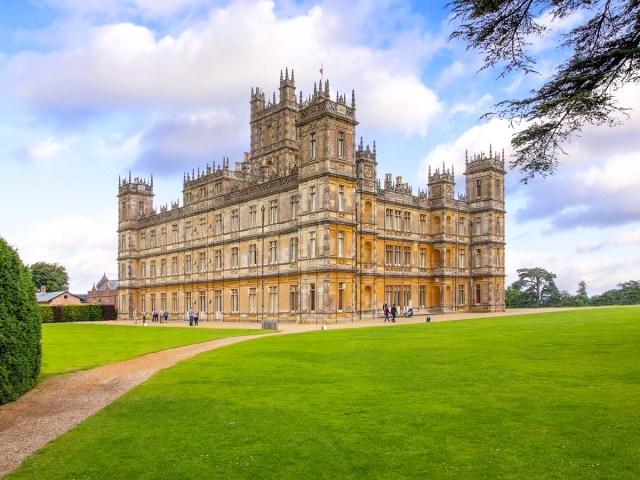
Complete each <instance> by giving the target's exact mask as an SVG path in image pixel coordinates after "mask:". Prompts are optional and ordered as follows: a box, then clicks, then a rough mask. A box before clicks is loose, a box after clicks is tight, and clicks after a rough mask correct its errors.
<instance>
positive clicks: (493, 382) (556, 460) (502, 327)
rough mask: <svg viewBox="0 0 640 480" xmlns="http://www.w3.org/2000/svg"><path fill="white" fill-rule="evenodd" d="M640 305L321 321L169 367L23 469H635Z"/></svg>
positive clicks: (140, 473) (208, 472) (172, 473)
mask: <svg viewBox="0 0 640 480" xmlns="http://www.w3.org/2000/svg"><path fill="white" fill-rule="evenodd" d="M639 399H640V308H639V307H630V308H611V309H595V310H576V311H570V312H561V313H560V312H559V313H551V314H540V315H531V316H518V317H501V318H496V319H482V320H470V321H457V322H447V323H430V324H426V323H425V324H414V325H398V326H394V327H390V328H368V329H346V330H337V329H336V330H328V331H314V332H311V333H305V334H299V335H284V336H278V337H270V338H263V339H258V340H256V341H252V342H247V343H242V344H236V345H233V346H229V347H225V348H223V349H219V350H215V351H211V352H207V353H204V354H201V355H199V356H197V357H195V358H193V359H190V360H188V361H185V362H182V363H180V364H178V365H176V366H175V367H173V368H171V369H168V370H164V371H162V372H160V373H158V374H157V375H155V376H154V377H153V378H152V379H151V380H150V381H148V382H146V383H145V384H143V385H141V386H140V387H138V388H136V389H135V390H133V391H131V392H130V393H128V394H127V395H125V396H123V397H122V398H121V399H120V400H118V401H116V402H115V403H113V404H112V405H110V406H109V407H107V408H106V409H104V410H103V411H102V412H100V413H99V414H97V415H95V416H94V417H92V418H90V419H88V420H87V421H85V422H83V423H82V424H81V425H80V426H79V427H77V428H75V429H74V430H72V431H70V432H69V433H67V434H65V435H63V436H62V437H60V438H58V439H57V440H55V441H53V442H52V443H50V444H49V445H48V446H46V447H45V448H44V449H42V450H41V451H40V452H39V453H37V454H36V455H34V456H32V457H31V458H30V459H28V460H27V461H26V462H25V463H24V464H23V466H22V467H21V468H19V469H18V470H17V471H16V472H14V474H12V475H10V476H9V477H8V478H11V479H22V478H28V479H36V478H48V479H58V478H60V479H70V478H76V479H89V478H91V479H102V478H104V479H130V478H145V479H146V478H148V479H202V478H224V479H227V478H242V479H245V478H277V479H324V478H326V479H334V480H335V479H346V478H368V479H400V478H406V479H433V478H456V479H481V478H486V479H496V478H500V479H507V478H508V479H536V480H540V479H616V480H618V479H637V478H639V477H640V408H639V407H640V400H639Z"/></svg>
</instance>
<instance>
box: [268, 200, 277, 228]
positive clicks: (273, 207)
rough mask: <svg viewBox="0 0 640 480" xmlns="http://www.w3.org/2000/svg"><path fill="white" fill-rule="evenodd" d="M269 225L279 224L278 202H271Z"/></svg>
mask: <svg viewBox="0 0 640 480" xmlns="http://www.w3.org/2000/svg"><path fill="white" fill-rule="evenodd" d="M269 223H270V224H272V225H273V224H274V223H278V200H271V201H270V202H269Z"/></svg>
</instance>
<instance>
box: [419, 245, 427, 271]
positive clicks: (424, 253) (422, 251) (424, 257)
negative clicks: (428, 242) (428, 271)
mask: <svg viewBox="0 0 640 480" xmlns="http://www.w3.org/2000/svg"><path fill="white" fill-rule="evenodd" d="M426 266H427V249H426V248H421V249H420V267H421V268H426Z"/></svg>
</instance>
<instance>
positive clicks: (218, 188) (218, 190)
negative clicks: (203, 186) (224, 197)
mask: <svg viewBox="0 0 640 480" xmlns="http://www.w3.org/2000/svg"><path fill="white" fill-rule="evenodd" d="M213 193H215V194H216V195H220V194H221V193H222V182H216V183H215V184H214V185H213Z"/></svg>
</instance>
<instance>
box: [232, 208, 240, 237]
mask: <svg viewBox="0 0 640 480" xmlns="http://www.w3.org/2000/svg"><path fill="white" fill-rule="evenodd" d="M238 230H240V210H239V209H237V208H235V209H233V210H231V231H232V232H237V231H238Z"/></svg>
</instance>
